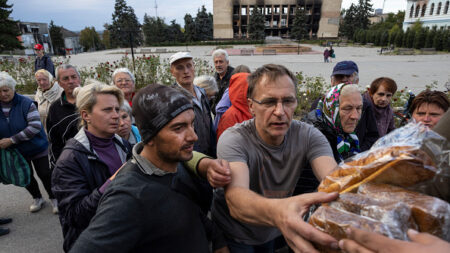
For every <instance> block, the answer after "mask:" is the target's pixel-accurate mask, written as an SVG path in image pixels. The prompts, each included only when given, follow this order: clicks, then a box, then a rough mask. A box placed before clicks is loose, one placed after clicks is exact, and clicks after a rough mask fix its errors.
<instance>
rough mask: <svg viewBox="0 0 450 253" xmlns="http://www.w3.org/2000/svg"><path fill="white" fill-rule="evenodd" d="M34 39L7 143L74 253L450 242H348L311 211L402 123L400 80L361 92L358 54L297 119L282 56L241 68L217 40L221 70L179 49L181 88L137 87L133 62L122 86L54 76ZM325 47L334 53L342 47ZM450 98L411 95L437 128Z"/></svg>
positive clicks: (1, 100)
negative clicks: (333, 180) (342, 171)
mask: <svg viewBox="0 0 450 253" xmlns="http://www.w3.org/2000/svg"><path fill="white" fill-rule="evenodd" d="M35 49H36V52H37V53H38V52H39V54H38V58H37V60H36V68H37V69H36V73H35V78H36V83H37V92H36V95H35V100H34V101H33V100H31V99H29V98H27V97H26V96H23V95H21V94H18V93H17V92H16V91H15V86H16V81H15V80H14V79H13V78H12V77H11V76H10V75H9V74H8V73H6V72H1V73H0V108H1V112H0V149H8V148H15V149H17V150H18V151H19V153H20V154H21V155H22V156H23V157H24V158H25V160H26V161H27V163H28V164H29V166H30V168H31V169H30V171H31V183H30V184H29V185H28V186H27V187H26V190H27V191H28V192H29V193H30V194H31V196H32V198H33V202H32V205H31V206H30V211H31V212H37V211H39V210H40V209H41V208H42V206H43V205H44V204H45V203H46V201H45V200H44V198H43V197H42V194H41V192H40V190H39V186H38V184H37V181H36V179H35V178H34V174H33V171H35V172H36V174H37V175H38V176H39V178H40V179H41V181H42V182H43V185H44V188H45V190H46V192H47V194H48V196H49V199H50V203H51V205H52V207H53V208H52V212H53V213H55V214H58V215H59V220H60V223H61V227H62V234H63V238H64V243H63V250H64V251H65V252H146V251H148V250H149V249H151V250H152V251H155V252H179V251H189V252H211V251H214V252H274V251H275V249H277V248H280V247H283V246H284V247H285V245H288V246H289V247H290V248H291V249H292V250H294V251H296V252H316V251H315V249H314V245H315V244H316V245H317V244H319V245H324V246H327V247H330V248H333V249H339V248H341V249H343V250H344V251H346V252H371V251H372V250H378V251H381V252H384V251H383V250H386V252H388V250H390V249H397V250H398V251H399V252H406V250H408V251H409V252H425V251H432V252H448V251H449V250H450V244H448V243H447V242H444V241H441V240H440V239H438V238H436V237H433V236H430V235H427V234H422V233H417V232H415V231H410V232H409V233H408V234H409V236H410V239H411V242H401V241H397V240H392V239H389V238H386V237H384V236H381V235H377V234H373V233H370V232H366V231H362V230H358V229H353V228H351V229H349V230H348V239H345V240H341V241H337V240H336V239H335V238H333V237H331V236H330V235H328V234H326V233H324V232H321V231H319V230H317V229H315V228H313V227H312V226H311V225H309V224H308V223H307V221H306V220H303V219H302V217H303V215H304V214H305V213H306V212H307V211H308V210H309V207H310V206H311V205H314V204H320V203H325V202H330V201H333V200H334V199H336V198H337V197H338V194H337V193H329V194H327V193H318V192H316V191H315V189H316V188H317V186H318V184H319V182H320V181H321V180H322V179H323V178H324V177H325V176H327V175H328V174H329V173H330V172H331V171H333V170H334V169H335V168H336V167H337V165H338V164H339V163H341V162H343V161H344V160H345V159H347V158H350V157H352V156H354V155H355V154H357V153H360V152H362V151H365V150H368V149H370V147H371V146H372V145H373V143H374V142H375V141H376V140H377V139H378V138H380V137H382V136H384V135H386V134H387V133H389V132H391V131H392V130H394V129H395V124H394V113H393V108H392V106H391V101H392V97H393V95H394V94H395V92H396V91H397V84H396V82H395V81H394V80H392V79H391V78H389V77H380V78H377V79H375V80H374V81H373V82H372V83H371V85H370V88H369V89H368V90H367V91H366V92H364V93H363V94H361V91H360V90H361V88H360V87H359V86H358V83H359V68H358V66H357V64H356V63H355V62H353V61H341V62H338V63H337V64H336V65H335V67H334V69H333V72H332V73H331V85H332V87H331V88H330V89H329V90H328V91H327V92H326V93H325V94H323V96H321V97H320V98H319V99H318V100H317V101H315V102H314V103H313V104H312V107H311V110H310V112H309V113H308V114H307V115H306V116H305V117H304V118H303V119H302V120H295V119H294V111H295V109H296V108H297V103H298V97H297V92H298V88H297V83H298V82H297V80H296V77H295V76H294V75H293V74H292V72H291V71H290V70H288V69H287V68H286V67H284V66H282V65H276V64H265V65H262V66H261V67H259V68H257V69H256V70H254V71H251V70H250V69H249V68H248V67H247V66H244V65H239V66H236V68H233V67H231V66H230V60H229V56H228V53H227V51H225V50H222V49H218V50H216V51H214V52H213V53H212V61H213V63H214V66H215V69H216V73H215V75H214V76H199V77H195V64H194V61H193V56H192V55H191V54H190V53H189V52H178V53H175V54H173V55H172V56H171V57H170V58H169V62H170V71H171V73H172V75H173V77H174V78H175V80H176V81H175V83H174V84H173V85H170V86H163V85H159V84H149V85H147V86H146V87H144V88H142V89H140V90H139V91H136V90H135V77H134V75H133V73H132V72H131V71H130V70H128V69H126V68H119V69H116V70H115V71H114V72H113V74H112V83H111V84H105V83H101V82H99V81H96V80H86V81H85V83H84V84H82V81H81V78H80V74H79V72H78V70H77V68H76V67H75V66H72V65H68V64H65V65H61V66H59V67H58V68H57V69H56V71H54V72H55V74H56V76H55V77H54V73H52V69H51V68H50V67H49V66H51V67H53V64H48V63H46V62H47V61H48V59H47V58H45V57H48V56H46V55H44V54H43V53H42V52H41V51H43V48H42V46H41V47H39V46H38V45H36V47H35ZM331 50H333V49H331ZM326 51H328V52H327V55H328V56H325V53H324V57H326V58H325V61H326V62H327V61H328V57H332V55H334V50H333V52H332V54H330V52H329V50H326ZM449 105H450V104H449V100H448V97H447V94H445V93H444V92H440V91H431V90H425V91H423V92H421V93H420V94H418V95H417V96H416V98H415V99H414V100H413V101H412V104H411V107H410V108H411V114H412V120H413V121H416V122H422V123H423V124H425V125H426V126H428V127H429V128H430V129H433V128H434V127H435V126H436V125H437V124H438V123H439V121H440V119H441V118H442V117H443V116H444V114H445V115H446V117H447V118H448V117H450V116H449V112H448V107H449ZM447 121H448V119H447ZM443 135H444V136H446V135H445V133H444V134H443ZM11 221H12V220H11V219H8V218H2V219H0V225H3V224H7V223H9V222H11ZM7 233H9V230H8V229H6V228H1V227H0V236H1V235H5V234H7ZM282 238H284V239H282ZM384 247H387V248H386V249H384Z"/></svg>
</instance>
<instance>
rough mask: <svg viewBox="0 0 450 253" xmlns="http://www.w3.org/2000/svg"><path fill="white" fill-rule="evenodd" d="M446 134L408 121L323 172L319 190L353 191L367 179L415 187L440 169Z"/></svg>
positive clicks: (432, 177)
mask: <svg viewBox="0 0 450 253" xmlns="http://www.w3.org/2000/svg"><path fill="white" fill-rule="evenodd" d="M445 142H446V140H445V138H443V137H442V136H440V135H438V134H437V133H435V132H433V131H431V130H429V129H428V128H427V127H426V126H424V125H423V124H420V123H410V124H408V125H406V126H405V127H402V128H399V129H396V130H394V131H392V132H391V133H389V134H387V135H385V136H384V137H382V138H380V139H379V140H378V141H377V142H376V143H375V144H374V145H373V146H372V148H371V149H370V150H368V151H366V152H362V153H360V154H357V155H355V156H353V157H351V158H349V159H347V160H346V161H345V162H344V163H341V164H339V168H338V169H337V170H335V171H333V172H332V173H331V174H330V175H328V176H326V177H325V179H324V180H322V182H321V183H320V185H319V187H318V191H323V192H334V191H338V192H354V191H355V190H356V188H357V187H358V186H359V185H361V184H364V183H367V182H376V183H386V184H392V185H397V186H401V187H415V186H418V185H420V184H423V183H424V182H430V181H432V180H433V179H434V178H435V177H436V175H438V174H440V173H441V172H442V169H440V167H442V166H441V165H443V163H445V162H447V165H448V161H445V159H443V158H442V152H443V146H444V143H445Z"/></svg>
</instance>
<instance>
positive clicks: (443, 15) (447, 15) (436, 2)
mask: <svg viewBox="0 0 450 253" xmlns="http://www.w3.org/2000/svg"><path fill="white" fill-rule="evenodd" d="M449 5H450V1H449V0H408V3H407V5H406V12H405V21H404V22H403V30H405V31H406V29H408V27H410V26H412V25H414V23H415V22H416V21H417V20H419V21H420V22H422V25H423V26H424V27H430V28H431V27H433V26H437V27H438V28H441V27H443V28H446V29H448V28H450V12H449Z"/></svg>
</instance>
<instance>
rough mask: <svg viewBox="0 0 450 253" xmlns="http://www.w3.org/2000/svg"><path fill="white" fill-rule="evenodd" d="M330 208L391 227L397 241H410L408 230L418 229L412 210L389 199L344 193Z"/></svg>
mask: <svg viewBox="0 0 450 253" xmlns="http://www.w3.org/2000/svg"><path fill="white" fill-rule="evenodd" d="M329 205H330V207H333V208H335V209H339V210H344V211H347V212H350V213H354V214H357V215H361V216H365V217H369V218H372V219H375V220H378V221H381V222H383V223H384V224H386V225H387V226H388V227H391V228H392V229H391V231H392V236H393V238H395V239H401V240H408V236H407V234H406V231H407V230H408V228H414V229H417V226H416V224H415V222H414V219H413V217H412V215H411V208H410V207H409V206H408V205H406V204H405V203H402V202H399V201H396V200H392V199H389V198H373V197H369V196H367V195H361V194H355V193H342V194H340V195H339V198H338V199H337V200H336V201H333V202H331V203H330V204H329Z"/></svg>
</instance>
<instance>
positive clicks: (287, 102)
mask: <svg viewBox="0 0 450 253" xmlns="http://www.w3.org/2000/svg"><path fill="white" fill-rule="evenodd" d="M251 100H253V102H255V103H257V104H259V105H262V106H263V107H265V108H267V109H269V108H275V107H277V105H278V103H281V105H283V108H292V107H294V106H295V103H296V102H297V99H295V98H293V97H290V98H283V99H281V101H280V100H278V99H275V98H267V99H263V100H261V101H258V100H256V99H254V98H252V99H251Z"/></svg>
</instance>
